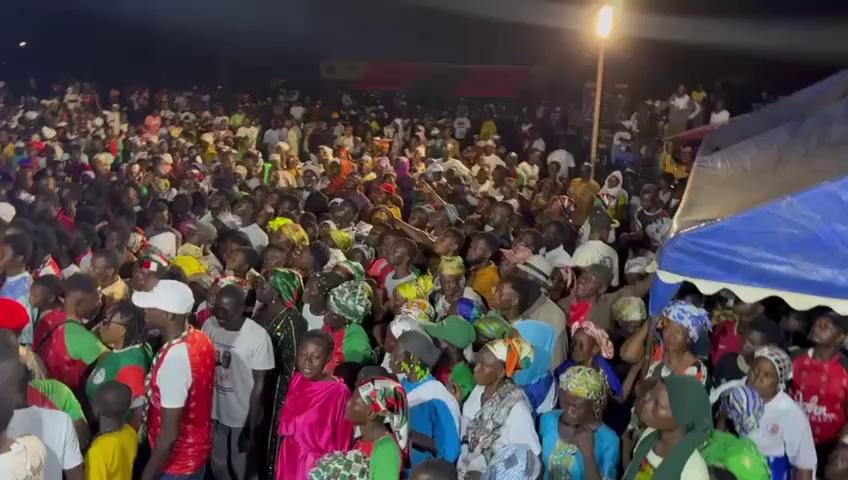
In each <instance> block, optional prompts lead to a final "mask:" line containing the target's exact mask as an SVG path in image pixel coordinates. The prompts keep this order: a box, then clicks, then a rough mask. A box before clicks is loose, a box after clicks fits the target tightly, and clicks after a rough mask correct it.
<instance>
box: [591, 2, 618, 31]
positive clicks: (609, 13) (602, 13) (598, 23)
mask: <svg viewBox="0 0 848 480" xmlns="http://www.w3.org/2000/svg"><path fill="white" fill-rule="evenodd" d="M614 15H615V9H614V8H613V6H612V5H604V6H602V7H601V8H600V9H599V10H598V16H597V18H596V19H595V35H597V36H598V37H599V38H602V39H607V38H609V36H610V34H611V33H612V21H613V17H614Z"/></svg>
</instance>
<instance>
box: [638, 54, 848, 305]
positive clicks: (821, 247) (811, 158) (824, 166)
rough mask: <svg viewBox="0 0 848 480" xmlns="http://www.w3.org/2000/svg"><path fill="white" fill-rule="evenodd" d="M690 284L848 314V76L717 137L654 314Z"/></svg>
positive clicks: (702, 156) (677, 222)
mask: <svg viewBox="0 0 848 480" xmlns="http://www.w3.org/2000/svg"><path fill="white" fill-rule="evenodd" d="M684 281H688V282H691V283H693V284H694V285H695V286H696V287H698V289H699V290H701V291H702V292H703V293H705V294H713V293H715V292H717V291H719V290H721V289H728V290H730V291H732V292H733V293H735V294H736V296H738V297H739V298H741V299H742V300H743V301H746V302H754V301H757V300H760V299H762V298H765V297H768V296H778V297H781V298H782V299H783V300H785V301H786V302H787V303H788V304H789V305H790V306H791V307H793V308H795V309H797V310H807V309H810V308H813V307H815V306H820V305H824V306H828V307H830V308H832V309H834V310H835V311H837V312H839V313H841V314H848V71H843V72H841V73H839V74H837V75H834V76H833V77H830V78H828V79H826V80H824V81H822V82H819V83H818V84H815V85H813V86H811V87H808V88H807V89H804V90H801V91H799V92H797V93H796V94H794V95H792V96H790V97H787V98H785V99H783V100H781V101H779V102H777V103H774V104H772V105H769V106H767V107H765V108H763V109H761V110H759V111H757V112H755V113H753V114H751V115H747V116H745V117H741V118H739V119H738V120H734V121H733V122H731V123H730V124H729V125H728V126H725V127H722V128H719V129H717V130H716V131H714V132H711V133H710V134H708V135H707V136H706V137H705V139H704V141H703V143H702V144H701V149H700V151H699V154H698V157H697V158H696V160H695V163H694V165H693V168H692V172H691V174H690V176H689V182H688V185H687V189H686V192H685V194H684V196H683V199H682V201H681V204H680V207H679V209H678V211H677V214H676V215H675V217H674V223H673V227H672V233H671V236H670V238H669V240H668V241H667V242H666V244H665V245H664V246H663V248H662V250H661V251H660V254H659V269H658V272H657V276H656V278H655V280H654V284H653V286H652V289H651V304H650V309H651V313H652V314H657V313H659V311H660V310H661V309H662V308H663V307H664V306H665V305H666V304H667V303H668V301H669V300H671V299H672V298H673V297H674V295H675V294H676V292H677V290H678V288H679V286H680V284H681V283H682V282H684Z"/></svg>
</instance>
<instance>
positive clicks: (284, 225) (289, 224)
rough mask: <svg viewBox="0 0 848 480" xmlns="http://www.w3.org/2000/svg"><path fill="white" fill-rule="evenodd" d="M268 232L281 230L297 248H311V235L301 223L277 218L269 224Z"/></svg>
mask: <svg viewBox="0 0 848 480" xmlns="http://www.w3.org/2000/svg"><path fill="white" fill-rule="evenodd" d="M268 230H269V231H271V232H276V231H278V230H281V231H282V232H283V235H285V236H286V238H288V239H289V241H290V242H292V244H293V245H294V246H295V248H303V247H308V246H309V235H308V234H307V233H306V230H304V229H303V227H301V226H300V224H299V223H295V222H294V221H292V220H291V219H289V218H286V217H277V218H275V219H273V220H271V221H270V222H268Z"/></svg>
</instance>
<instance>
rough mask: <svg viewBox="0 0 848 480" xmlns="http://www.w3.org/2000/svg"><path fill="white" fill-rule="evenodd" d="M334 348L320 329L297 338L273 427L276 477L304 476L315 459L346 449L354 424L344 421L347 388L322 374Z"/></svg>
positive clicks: (298, 478) (289, 479)
mask: <svg viewBox="0 0 848 480" xmlns="http://www.w3.org/2000/svg"><path fill="white" fill-rule="evenodd" d="M332 352H333V340H332V338H331V337H330V336H329V335H328V334H326V333H323V332H321V331H319V330H312V331H310V332H307V333H306V334H305V335H304V337H303V339H302V340H301V342H300V346H299V348H298V351H297V373H295V374H294V376H293V377H292V379H291V383H290V384H289V390H288V393H287V394H286V401H285V404H284V405H283V411H282V414H281V416H280V425H279V427H278V430H277V433H278V434H279V435H280V437H281V438H282V443H281V445H280V453H279V456H278V457H277V469H276V471H277V480H282V479H286V480H306V479H307V478H308V474H309V471H310V470H311V469H312V467H313V466H314V465H315V462H316V461H317V460H318V459H320V458H321V457H323V456H324V455H326V454H328V453H330V452H334V451H338V450H341V451H347V450H348V449H350V446H351V442H352V440H353V425H351V424H350V422H348V421H347V420H345V404H346V403H347V400H348V398H350V391H349V390H348V389H347V386H346V385H345V384H344V382H342V381H341V380H340V379H338V378H335V377H332V376H330V375H327V374H325V373H324V366H325V365H326V363H327V360H329V358H330V355H331V354H332Z"/></svg>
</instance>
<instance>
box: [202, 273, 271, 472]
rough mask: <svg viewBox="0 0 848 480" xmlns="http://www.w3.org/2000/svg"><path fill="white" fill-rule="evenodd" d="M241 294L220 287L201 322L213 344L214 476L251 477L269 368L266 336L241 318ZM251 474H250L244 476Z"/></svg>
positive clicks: (239, 290) (236, 288)
mask: <svg viewBox="0 0 848 480" xmlns="http://www.w3.org/2000/svg"><path fill="white" fill-rule="evenodd" d="M244 300H245V292H244V290H243V289H242V288H241V287H239V286H237V285H228V286H226V287H224V288H222V289H221V291H220V292H219V293H218V297H217V299H216V301H215V306H214V309H213V313H214V314H215V316H213V317H211V318H209V320H207V321H206V323H204V324H203V332H204V333H206V334H207V335H208V336H209V338H210V339H211V340H212V343H213V344H214V345H215V358H216V366H215V398H214V403H213V407H212V419H213V420H214V424H213V436H212V456H211V457H210V466H211V468H212V474H213V475H214V476H215V478H230V475H229V472H230V468H232V470H233V473H235V478H238V479H240V480H243V479H246V478H256V469H255V468H248V454H249V453H250V450H251V448H250V447H251V446H252V445H254V444H255V440H256V438H255V437H256V429H257V427H258V426H259V424H260V423H261V422H262V419H263V418H262V417H263V412H262V390H263V389H264V386H265V376H266V374H267V372H268V371H269V370H272V369H273V368H274V350H273V347H272V346H271V337H270V336H269V335H268V332H267V331H266V330H265V329H264V328H263V327H262V326H260V325H259V324H258V323H256V322H254V321H253V320H251V319H249V318H245V316H244V313H243V312H244ZM248 472H250V473H248Z"/></svg>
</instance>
